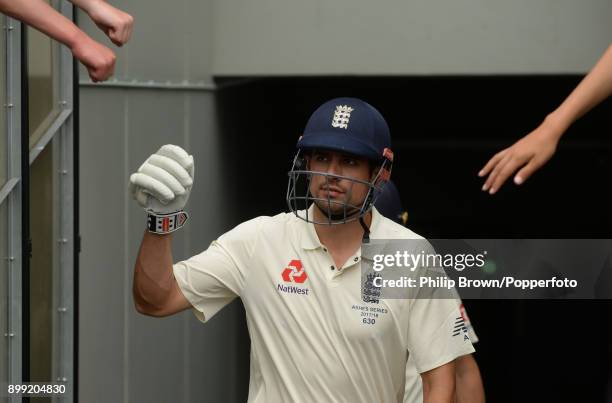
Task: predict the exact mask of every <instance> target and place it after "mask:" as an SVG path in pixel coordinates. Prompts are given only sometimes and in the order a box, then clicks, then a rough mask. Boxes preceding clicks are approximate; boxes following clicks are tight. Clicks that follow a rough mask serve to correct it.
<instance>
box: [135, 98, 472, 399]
mask: <svg viewBox="0 0 612 403" xmlns="http://www.w3.org/2000/svg"><path fill="white" fill-rule="evenodd" d="M260 152H261V153H262V154H263V155H265V150H261V151H260ZM263 155H262V156H263ZM392 161H393V153H392V152H391V136H390V132H389V128H388V126H387V123H386V122H385V120H384V118H383V117H382V115H381V114H380V113H379V112H378V111H377V110H376V109H375V108H374V107H372V106H371V105H369V104H367V103H366V102H364V101H362V100H359V99H355V98H338V99H333V100H330V101H328V102H325V103H324V104H323V105H321V106H320V107H319V108H318V109H317V110H316V111H315V112H314V113H313V114H312V116H311V117H310V119H309V120H308V122H307V124H306V127H305V129H304V133H303V135H302V136H301V137H300V139H299V140H298V142H297V154H296V156H295V158H294V160H293V166H292V168H291V170H290V172H289V184H288V188H287V195H286V198H287V203H288V206H289V209H290V210H291V211H290V212H289V213H280V214H278V215H276V216H273V217H263V216H262V217H257V218H254V219H252V220H250V221H247V222H244V223H242V224H240V225H238V226H237V227H236V228H234V229H232V230H231V231H229V232H227V233H225V234H223V235H221V236H220V237H219V238H218V239H217V240H215V241H213V242H212V243H211V244H210V246H209V247H208V249H206V250H205V251H203V252H201V253H199V254H197V255H195V256H193V257H191V258H189V259H187V260H185V261H181V262H178V263H175V264H173V260H172V254H171V249H172V248H171V245H172V235H171V232H172V231H175V230H177V229H179V228H181V227H182V226H183V225H184V224H185V221H186V220H187V213H186V212H185V211H184V206H185V204H186V202H187V199H188V197H189V192H190V190H191V188H192V186H193V173H194V160H193V157H192V156H190V155H188V154H187V153H186V152H185V151H184V150H183V149H181V148H180V147H177V146H172V145H166V146H163V147H161V148H160V150H159V151H158V152H157V153H155V154H153V155H152V156H151V157H149V158H148V159H147V160H146V161H145V162H144V164H143V165H142V166H141V167H140V168H139V169H138V172H136V173H135V174H133V175H132V176H131V177H130V186H131V191H132V194H133V196H134V198H135V199H136V200H137V201H138V203H140V204H141V205H142V206H143V207H144V208H145V209H146V211H147V216H148V219H147V230H146V231H145V234H144V237H143V240H142V244H141V247H140V251H139V253H138V257H137V259H136V263H135V268H134V289H133V291H134V302H135V306H136V309H137V310H138V311H139V312H140V313H143V314H145V315H150V316H157V317H163V316H168V315H172V314H175V313H177V312H181V311H183V310H186V309H192V310H193V312H194V313H195V315H196V317H197V318H198V319H199V320H201V321H202V322H207V321H209V320H210V319H211V318H212V317H213V316H214V315H215V314H216V313H217V312H218V311H219V310H220V309H221V308H223V307H224V306H225V305H227V304H228V303H229V302H231V301H232V300H233V299H234V298H236V297H240V298H241V299H242V302H243V304H244V307H245V310H246V319H247V324H248V328H249V334H250V337H251V375H250V385H249V397H248V401H249V402H250V403H277V402H278V403H281V402H282V403H287V402H308V403H312V402H350V403H355V402H363V403H374V402H376V403H387V402H389V403H390V402H395V403H400V402H403V399H404V387H405V373H406V360H407V357H408V355H409V354H410V356H411V357H412V359H413V360H414V363H415V367H416V369H417V371H418V372H419V373H420V374H421V377H422V380H423V387H424V392H425V393H424V401H425V402H427V403H433V402H447V403H448V402H451V401H452V399H453V394H454V388H455V359H456V358H457V357H461V356H464V355H466V354H470V353H471V352H473V351H474V348H473V347H472V343H471V342H470V341H469V338H468V337H463V336H464V335H460V337H455V336H453V334H454V332H453V329H454V327H455V326H456V323H457V321H458V320H461V313H460V312H459V309H458V307H457V305H456V303H455V301H454V300H451V299H389V300H383V299H376V298H372V297H371V296H368V298H364V297H363V295H362V276H361V269H360V268H361V261H362V259H364V260H371V259H373V257H372V256H368V255H366V254H364V255H362V253H361V245H362V242H363V241H366V242H367V241H368V240H369V239H370V238H372V239H419V238H421V237H419V236H418V235H417V234H415V233H413V232H411V231H410V230H408V229H407V228H405V227H403V226H401V225H398V224H396V223H394V222H393V221H391V220H389V219H387V218H385V217H383V216H382V215H380V214H379V213H378V212H377V211H376V209H374V208H372V206H373V203H374V201H375V199H376V197H377V196H378V195H379V194H380V192H381V190H382V189H383V187H384V185H385V183H386V182H387V180H388V179H389V176H390V173H391V165H392ZM265 179H266V178H265V174H263V175H262V176H261V181H262V185H265ZM421 239H422V238H421ZM366 301H367V302H366Z"/></svg>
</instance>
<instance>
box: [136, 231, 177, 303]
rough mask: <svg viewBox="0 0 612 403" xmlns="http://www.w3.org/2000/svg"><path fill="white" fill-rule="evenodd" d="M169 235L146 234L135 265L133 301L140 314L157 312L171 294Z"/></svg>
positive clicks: (170, 239) (170, 238) (173, 281)
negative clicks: (141, 312)
mask: <svg viewBox="0 0 612 403" xmlns="http://www.w3.org/2000/svg"><path fill="white" fill-rule="evenodd" d="M175 282H176V280H175V279H174V274H173V271H172V235H171V234H167V235H157V234H152V233H150V232H148V231H146V232H145V234H144V237H143V239H142V243H141V245H140V250H139V251H138V257H137V258H136V264H135V265H134V289H133V292H134V301H135V303H136V306H137V308H138V310H139V311H143V312H147V313H151V314H152V313H154V312H157V311H160V310H161V309H162V308H163V307H164V306H165V305H166V303H167V301H168V299H169V298H170V296H171V295H172V292H173V288H174V287H175Z"/></svg>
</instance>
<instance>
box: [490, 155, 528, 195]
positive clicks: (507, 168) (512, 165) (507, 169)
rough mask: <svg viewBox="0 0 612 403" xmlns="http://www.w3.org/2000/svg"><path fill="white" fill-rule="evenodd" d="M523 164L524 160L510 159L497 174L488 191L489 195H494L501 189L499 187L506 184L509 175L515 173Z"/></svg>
mask: <svg viewBox="0 0 612 403" xmlns="http://www.w3.org/2000/svg"><path fill="white" fill-rule="evenodd" d="M524 164H525V161H524V160H518V159H513V158H511V159H510V160H509V161H508V162H507V163H506V164H505V165H504V167H503V168H502V169H501V170H500V171H499V173H498V174H497V177H496V178H495V180H494V181H493V184H492V185H491V190H490V191H489V193H490V194H494V193H495V192H497V190H498V189H499V188H501V186H502V185H503V184H504V183H505V182H506V180H507V179H508V178H509V177H510V175H512V174H513V173H514V172H516V170H517V169H519V167H521V166H522V165H524Z"/></svg>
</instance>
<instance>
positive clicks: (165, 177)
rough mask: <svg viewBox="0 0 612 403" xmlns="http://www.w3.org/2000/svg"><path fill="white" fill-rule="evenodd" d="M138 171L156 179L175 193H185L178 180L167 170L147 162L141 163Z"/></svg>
mask: <svg viewBox="0 0 612 403" xmlns="http://www.w3.org/2000/svg"><path fill="white" fill-rule="evenodd" d="M177 165H178V164H177ZM138 172H140V173H143V174H145V175H149V176H150V177H152V178H155V179H157V180H158V181H160V182H161V183H163V184H164V185H166V186H168V187H169V188H170V190H172V192H173V193H174V194H175V195H182V194H185V188H184V187H183V186H182V185H181V184H180V183H179V181H178V180H176V178H175V177H174V176H172V174H171V173H169V172H168V171H167V170H165V169H163V168H160V167H158V166H156V165H154V164H151V163H148V164H143V166H142V167H140V169H139V170H138Z"/></svg>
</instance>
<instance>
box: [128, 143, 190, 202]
mask: <svg viewBox="0 0 612 403" xmlns="http://www.w3.org/2000/svg"><path fill="white" fill-rule="evenodd" d="M193 174H194V161H193V156H192V155H189V154H187V152H186V151H185V150H183V149H182V148H181V147H179V146H175V145H172V144H166V145H165V146H162V147H161V148H160V149H159V150H158V151H157V152H156V153H155V154H153V155H151V156H150V157H149V158H147V160H146V161H145V162H144V163H143V164H142V165H141V166H140V168H138V171H137V172H136V173H134V174H132V175H131V176H130V192H131V193H132V196H133V197H134V199H135V200H136V201H137V202H138V204H140V205H141V206H142V207H144V208H145V210H147V211H150V212H153V213H156V214H168V213H174V212H177V211H181V210H183V208H184V207H185V204H186V203H187V200H188V199H189V193H190V192H191V187H192V186H193Z"/></svg>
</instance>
